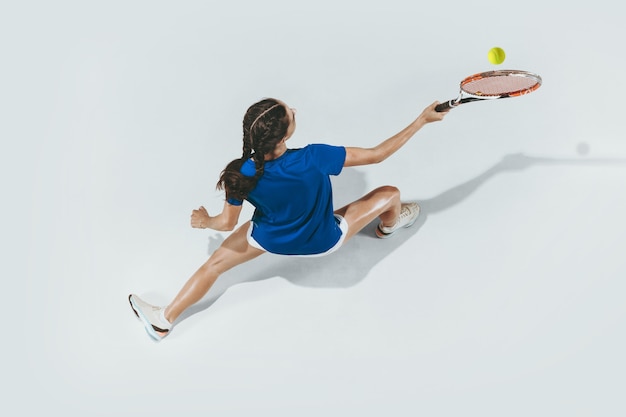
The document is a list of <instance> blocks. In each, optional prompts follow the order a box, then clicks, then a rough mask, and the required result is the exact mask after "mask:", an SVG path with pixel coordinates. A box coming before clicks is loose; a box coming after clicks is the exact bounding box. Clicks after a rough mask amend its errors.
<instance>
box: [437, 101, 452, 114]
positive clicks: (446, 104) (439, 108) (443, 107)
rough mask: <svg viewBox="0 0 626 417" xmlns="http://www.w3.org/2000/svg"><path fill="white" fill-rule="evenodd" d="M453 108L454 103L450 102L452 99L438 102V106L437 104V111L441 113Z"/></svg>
mask: <svg viewBox="0 0 626 417" xmlns="http://www.w3.org/2000/svg"><path fill="white" fill-rule="evenodd" d="M451 108H452V105H451V104H450V101H446V102H444V103H440V104H437V106H435V111H437V112H440V113H441V112H443V111H448V110H450V109H451Z"/></svg>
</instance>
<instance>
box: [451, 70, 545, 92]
mask: <svg viewBox="0 0 626 417" xmlns="http://www.w3.org/2000/svg"><path fill="white" fill-rule="evenodd" d="M538 84H539V83H538V81H537V80H535V79H533V78H530V77H524V76H510V75H504V76H491V77H485V78H477V79H470V80H468V81H466V82H464V83H463V84H462V85H461V88H462V89H463V91H465V92H466V93H468V94H472V95H475V96H502V95H507V94H509V95H519V94H524V93H525V92H530V91H533V90H535V89H536V88H537V87H538Z"/></svg>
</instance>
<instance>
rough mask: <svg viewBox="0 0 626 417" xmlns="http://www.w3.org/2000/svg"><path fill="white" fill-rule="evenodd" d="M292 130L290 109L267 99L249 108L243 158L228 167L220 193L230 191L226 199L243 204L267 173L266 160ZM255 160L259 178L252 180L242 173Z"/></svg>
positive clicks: (218, 184)
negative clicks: (247, 163)
mask: <svg viewBox="0 0 626 417" xmlns="http://www.w3.org/2000/svg"><path fill="white" fill-rule="evenodd" d="M288 128H289V118H288V115H287V109H286V108H285V106H283V105H281V103H280V102H278V101H277V100H275V99H264V100H261V101H260V102H258V103H256V104H253V105H252V106H250V108H248V111H247V112H246V114H245V116H244V119H243V147H242V156H241V158H239V159H235V160H233V161H231V162H230V163H229V164H228V165H227V166H226V168H225V169H224V170H223V171H222V174H221V175H220V179H219V181H218V183H217V188H218V189H223V190H225V191H226V198H231V197H232V198H235V199H238V200H243V199H245V198H246V197H247V195H248V193H249V192H250V191H252V190H253V189H254V187H256V183H257V182H258V180H259V179H260V178H261V177H262V176H263V173H264V172H265V156H266V155H268V154H270V153H272V151H273V150H274V149H275V148H276V145H277V144H278V143H279V142H280V141H281V140H282V139H283V138H284V137H285V135H286V134H287V130H288ZM251 157H252V159H253V160H254V167H255V175H254V176H252V177H248V176H245V175H243V174H242V173H241V167H242V165H243V163H244V162H245V161H247V160H248V159H250V158H251Z"/></svg>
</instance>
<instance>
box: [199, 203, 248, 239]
mask: <svg viewBox="0 0 626 417" xmlns="http://www.w3.org/2000/svg"><path fill="white" fill-rule="evenodd" d="M241 207H242V206H233V205H232V204H228V202H226V201H225V202H224V209H223V210H222V212H221V213H220V214H218V215H217V216H209V213H208V212H207V211H206V209H205V208H204V207H200V208H199V209H198V210H194V211H193V212H192V213H191V227H195V228H197V229H214V230H219V231H223V232H229V231H231V230H233V229H234V228H235V226H237V222H239V214H241Z"/></svg>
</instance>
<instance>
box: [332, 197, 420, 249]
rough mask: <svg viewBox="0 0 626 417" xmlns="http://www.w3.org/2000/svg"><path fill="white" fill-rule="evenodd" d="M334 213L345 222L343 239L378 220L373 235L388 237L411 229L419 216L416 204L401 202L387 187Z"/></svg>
mask: <svg viewBox="0 0 626 417" xmlns="http://www.w3.org/2000/svg"><path fill="white" fill-rule="evenodd" d="M335 213H336V214H338V215H340V216H342V217H343V218H344V219H346V222H347V223H348V233H347V235H346V240H347V239H349V238H351V237H352V236H354V235H355V234H357V233H358V232H359V231H360V230H362V229H363V228H364V227H365V226H367V225H368V224H369V223H371V222H372V221H373V220H375V219H376V218H377V217H378V218H380V225H379V227H378V228H377V231H376V234H377V236H379V237H383V238H385V237H390V236H391V235H392V234H393V233H394V232H395V231H396V230H397V229H399V228H401V227H409V226H411V225H412V224H413V223H414V222H415V220H416V219H417V216H418V215H419V206H418V205H417V203H402V202H401V201H400V190H399V189H398V188H396V187H393V186H390V185H387V186H383V187H379V188H376V189H375V190H372V191H371V192H369V193H368V194H366V195H364V196H363V197H361V198H360V199H358V200H356V201H354V202H352V203H350V204H348V205H346V206H344V207H342V208H340V209H338V210H336V211H335Z"/></svg>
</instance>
